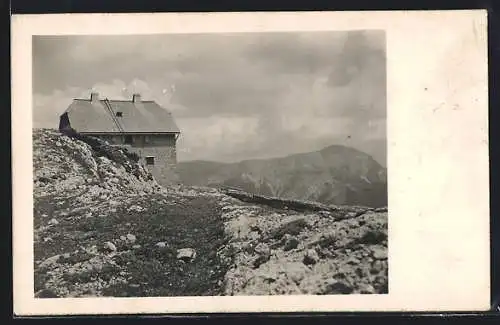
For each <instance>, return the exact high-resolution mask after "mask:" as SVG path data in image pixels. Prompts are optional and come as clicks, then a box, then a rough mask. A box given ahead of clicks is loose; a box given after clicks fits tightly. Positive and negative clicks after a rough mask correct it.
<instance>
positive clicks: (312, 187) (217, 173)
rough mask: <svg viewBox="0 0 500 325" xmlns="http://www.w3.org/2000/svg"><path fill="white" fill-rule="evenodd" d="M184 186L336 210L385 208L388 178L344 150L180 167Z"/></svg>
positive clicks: (360, 154)
mask: <svg viewBox="0 0 500 325" xmlns="http://www.w3.org/2000/svg"><path fill="white" fill-rule="evenodd" d="M178 172H179V176H180V178H181V181H182V182H183V183H184V184H185V185H203V186H220V185H223V186H231V187H237V188H239V189H242V190H244V191H247V192H250V193H255V194H261V195H269V196H276V197H283V198H290V199H300V200H310V201H318V202H322V203H327V204H337V205H364V206H369V207H382V206H386V205H387V175H386V169H385V168H383V167H382V166H381V165H380V164H379V163H377V162H376V161H375V160H374V159H373V158H372V157H370V156H369V155H367V154H365V153H363V152H360V151H358V150H355V149H352V148H348V147H344V146H330V147H327V148H324V149H322V150H320V151H316V152H310V153H303V154H296V155H290V156H287V157H283V158H273V159H262V160H246V161H242V162H239V163H231V164H228V163H217V162H208V161H191V162H183V163H180V164H179V166H178Z"/></svg>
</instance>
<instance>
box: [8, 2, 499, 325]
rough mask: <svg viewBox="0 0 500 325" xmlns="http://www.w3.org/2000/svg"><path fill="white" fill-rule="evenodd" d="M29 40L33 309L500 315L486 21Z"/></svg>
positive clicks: (21, 268) (25, 271) (441, 17)
mask: <svg viewBox="0 0 500 325" xmlns="http://www.w3.org/2000/svg"><path fill="white" fill-rule="evenodd" d="M12 35H13V36H12V43H11V44H12V45H11V67H12V80H11V89H12V91H11V93H12V104H11V105H12V132H11V133H12V169H13V171H12V177H13V180H12V184H13V186H12V189H13V195H12V207H13V213H12V230H13V231H12V233H13V238H12V239H13V265H12V268H13V300H14V313H15V314H16V315H18V316H45V315H47V316H57V315H122V314H125V315H132V314H141V315H146V316H147V315H164V314H166V315H173V314H177V315H180V314H190V315H195V314H198V313H204V314H205V313H208V314H210V313H296V312H299V313H309V312H312V313H328V312H350V313H351V312H352V313H356V312H402V311H411V312H447V311H457V312H460V311H467V312H469V311H471V310H478V311H479V310H488V308H490V307H491V301H490V292H491V286H490V275H491V274H490V221H489V220H490V219H489V218H490V211H489V206H490V205H489V202H490V201H489V200H490V194H489V188H490V187H489V179H490V175H489V155H488V152H489V151H488V150H489V148H488V145H489V138H488V134H489V124H488V123H489V122H488V46H487V44H488V43H487V12H486V11H484V10H483V11H481V10H471V11H467V10H463V11H453V10H449V11H446V10H443V11H429V12H427V11H410V12H405V11H387V12H375V11H369V12H368V11H362V12H361V11H359V12H267V13H266V12H260V13H259V12H245V13H244V12H241V13H136V14H49V15H14V16H13V19H12Z"/></svg>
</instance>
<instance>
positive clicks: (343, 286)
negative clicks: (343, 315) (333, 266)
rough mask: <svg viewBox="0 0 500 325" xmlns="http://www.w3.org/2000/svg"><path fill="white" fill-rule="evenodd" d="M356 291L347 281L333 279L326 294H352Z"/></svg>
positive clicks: (327, 287)
mask: <svg viewBox="0 0 500 325" xmlns="http://www.w3.org/2000/svg"><path fill="white" fill-rule="evenodd" d="M353 291H354V289H353V287H352V286H351V285H349V284H347V283H346V282H345V281H338V280H335V279H331V280H330V281H329V283H328V284H327V286H326V292H325V293H326V294H343V295H345V294H350V293H352V292H353Z"/></svg>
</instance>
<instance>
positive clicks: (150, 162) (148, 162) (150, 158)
mask: <svg viewBox="0 0 500 325" xmlns="http://www.w3.org/2000/svg"><path fill="white" fill-rule="evenodd" d="M154 164H155V157H153V156H147V157H146V165H154Z"/></svg>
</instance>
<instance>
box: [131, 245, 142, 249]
mask: <svg viewBox="0 0 500 325" xmlns="http://www.w3.org/2000/svg"><path fill="white" fill-rule="evenodd" d="M132 248H133V249H139V248H141V245H133V246H132Z"/></svg>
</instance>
